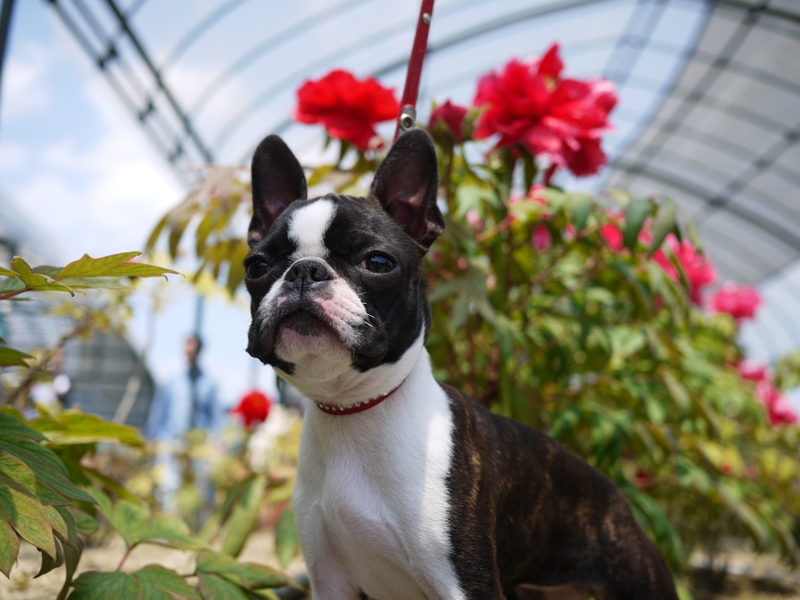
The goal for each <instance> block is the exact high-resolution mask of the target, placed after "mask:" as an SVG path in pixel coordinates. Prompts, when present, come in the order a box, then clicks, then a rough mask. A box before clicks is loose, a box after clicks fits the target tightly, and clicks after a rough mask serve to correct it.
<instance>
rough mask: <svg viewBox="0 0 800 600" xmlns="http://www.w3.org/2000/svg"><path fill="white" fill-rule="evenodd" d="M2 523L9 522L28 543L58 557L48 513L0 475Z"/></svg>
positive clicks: (12, 482) (0, 515)
mask: <svg viewBox="0 0 800 600" xmlns="http://www.w3.org/2000/svg"><path fill="white" fill-rule="evenodd" d="M0 521H7V522H8V523H10V524H11V526H12V527H13V528H14V529H15V530H16V532H17V533H18V534H19V536H20V537H21V538H22V539H23V540H25V541H26V542H28V543H30V544H32V545H34V546H36V547H37V548H39V549H40V550H43V551H44V552H46V553H47V554H49V555H50V556H52V557H53V558H55V557H56V545H55V540H54V538H53V531H52V529H51V528H50V520H49V519H48V518H47V512H46V511H45V509H44V507H43V506H42V504H41V503H40V502H39V501H38V500H37V499H36V497H35V496H34V495H33V494H31V493H30V492H29V491H28V490H26V489H25V488H24V487H22V486H21V485H19V484H17V483H15V482H14V481H11V480H10V479H8V478H7V477H5V476H4V475H0Z"/></svg>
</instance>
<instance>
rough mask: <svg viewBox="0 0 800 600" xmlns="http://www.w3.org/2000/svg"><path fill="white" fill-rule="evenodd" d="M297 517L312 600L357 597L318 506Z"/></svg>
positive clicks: (352, 599)
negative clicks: (299, 517) (301, 516)
mask: <svg viewBox="0 0 800 600" xmlns="http://www.w3.org/2000/svg"><path fill="white" fill-rule="evenodd" d="M315 508H316V509H314V508H312V509H311V510H308V511H305V512H304V513H303V518H302V519H297V529H298V534H299V535H300V538H301V542H302V543H301V546H302V548H303V553H304V556H305V560H306V566H307V567H308V578H309V580H310V582H311V595H312V598H314V600H360V599H361V598H362V596H361V591H360V590H359V589H358V586H357V585H356V584H355V583H354V582H353V579H352V577H351V576H350V572H349V571H348V569H347V567H346V566H345V564H344V563H343V562H342V560H341V559H340V558H339V555H338V554H337V552H336V548H335V546H334V545H333V544H332V543H331V540H330V538H329V536H328V533H327V531H326V529H325V525H324V523H323V521H322V510H321V509H320V508H319V506H317V507H315Z"/></svg>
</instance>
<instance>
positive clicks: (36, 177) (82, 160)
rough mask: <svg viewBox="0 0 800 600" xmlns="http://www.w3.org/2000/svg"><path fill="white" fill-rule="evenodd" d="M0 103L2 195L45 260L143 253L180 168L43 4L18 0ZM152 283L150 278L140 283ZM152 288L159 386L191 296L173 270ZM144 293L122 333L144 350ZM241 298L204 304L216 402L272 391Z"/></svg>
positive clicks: (190, 312)
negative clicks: (252, 352)
mask: <svg viewBox="0 0 800 600" xmlns="http://www.w3.org/2000/svg"><path fill="white" fill-rule="evenodd" d="M6 56H7V60H6V64H5V67H4V76H3V90H2V105H0V193H2V194H3V195H4V196H5V197H8V198H10V199H11V201H12V202H14V203H15V204H16V208H17V209H18V210H19V211H20V212H22V213H23V215H24V216H25V217H27V219H28V220H29V221H31V222H33V223H35V226H36V227H37V229H39V230H40V233H41V234H42V237H43V238H44V239H45V240H47V242H48V243H49V245H50V246H51V247H52V250H49V253H50V254H55V256H52V257H50V258H51V260H53V262H56V263H59V264H64V263H66V262H69V261H71V260H75V259H77V258H80V256H81V255H82V254H83V253H88V254H89V255H91V256H94V257H97V256H104V255H108V254H113V253H116V252H123V251H130V250H141V249H143V247H144V242H145V240H146V238H147V236H148V234H149V232H150V230H151V229H152V227H153V226H154V225H155V223H156V222H157V220H158V219H159V218H160V217H161V216H162V215H163V214H164V213H165V212H166V211H167V210H168V209H169V208H171V207H172V206H173V205H175V204H176V203H178V202H179V201H180V200H181V198H182V197H183V195H184V193H185V190H184V188H183V186H182V184H181V182H180V181H179V179H178V177H177V175H176V174H175V173H174V172H173V171H172V170H171V169H170V168H169V166H168V165H167V163H166V161H165V160H164V159H163V158H162V157H161V155H159V154H157V153H156V151H155V149H154V148H153V146H152V144H151V142H150V140H149V139H147V138H146V137H145V135H144V134H143V133H142V131H141V129H140V128H139V126H138V124H137V123H136V122H135V121H134V120H133V118H132V117H131V116H130V115H129V114H128V113H127V112H126V111H125V110H124V109H123V107H122V105H121V103H120V101H119V99H118V98H117V97H116V96H115V95H114V93H113V92H112V90H111V89H110V87H109V86H108V84H107V82H106V81H105V80H104V78H103V77H102V76H101V75H100V73H99V72H98V71H97V69H96V68H95V67H94V66H93V65H92V64H90V62H89V60H88V58H87V57H86V55H85V54H84V53H83V52H82V50H81V49H80V48H79V47H78V46H77V45H76V44H75V42H74V41H73V39H72V38H71V37H70V36H69V35H68V34H67V32H66V31H65V30H64V27H63V25H62V24H61V23H60V21H58V20H57V19H56V18H55V15H54V14H53V12H52V10H51V9H50V7H49V5H48V3H46V2H17V3H16V4H15V10H14V14H13V22H12V31H11V37H10V44H9V47H8V49H7V55H6ZM146 287H147V288H150V290H152V289H153V286H152V284H150V285H148V286H146ZM161 289H162V291H161V292H159V293H160V295H161V296H163V297H162V298H161V301H162V302H163V303H164V309H163V310H161V311H160V312H159V313H158V314H157V315H156V317H155V318H156V321H155V328H154V331H155V338H154V340H153V342H152V344H151V346H150V349H149V353H148V365H149V367H150V370H151V372H152V373H153V375H154V376H155V377H156V379H157V380H159V381H164V380H165V379H167V378H169V377H170V376H172V375H174V374H175V373H177V372H178V371H180V370H181V369H182V368H183V365H184V359H183V355H182V340H183V338H184V337H185V335H187V334H188V333H190V332H191V331H192V330H193V327H194V307H195V295H194V293H193V291H192V290H191V288H190V286H189V285H188V284H186V283H185V281H184V280H183V278H181V277H178V276H171V277H170V281H169V285H168V286H166V287H163V286H162V288H161ZM151 296H152V291H145V292H143V293H137V294H135V295H134V297H133V298H132V302H133V304H134V309H135V310H134V315H135V317H134V319H133V321H132V322H131V323H129V332H130V336H129V337H130V340H131V341H132V343H133V344H134V346H135V347H137V348H139V349H141V348H142V347H144V344H145V341H146V339H147V332H148V331H149V330H151V329H150V328H149V327H148V314H149V313H150V309H151V306H152V297H151ZM248 324H249V314H248V307H247V305H246V303H245V302H244V301H243V300H241V299H240V300H239V301H238V302H233V303H232V302H229V301H227V300H225V299H223V298H212V299H209V300H208V301H207V304H206V308H205V311H204V326H203V329H202V334H203V337H204V339H205V346H206V351H205V352H204V356H203V364H204V366H205V368H206V369H207V370H208V371H209V373H210V374H211V375H212V376H213V377H214V379H215V380H216V381H217V382H218V384H219V386H220V389H221V395H222V397H223V400H224V401H225V402H227V403H228V404H231V403H234V402H236V401H237V400H238V398H240V397H241V395H243V394H244V393H245V392H246V391H247V390H248V389H250V388H251V387H252V386H253V384H254V383H257V384H258V385H259V386H260V387H261V388H262V389H266V390H267V391H268V392H269V391H272V392H273V393H274V376H273V374H272V373H271V370H270V369H268V368H266V367H263V366H261V365H260V363H257V364H254V363H255V361H254V360H253V359H251V358H250V357H249V356H247V354H246V353H245V352H244V348H245V346H246V343H247V340H246V332H247V326H248Z"/></svg>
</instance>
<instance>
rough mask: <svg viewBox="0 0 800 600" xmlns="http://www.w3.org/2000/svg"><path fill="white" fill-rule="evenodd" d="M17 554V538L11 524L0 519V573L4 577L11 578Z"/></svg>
mask: <svg viewBox="0 0 800 600" xmlns="http://www.w3.org/2000/svg"><path fill="white" fill-rule="evenodd" d="M18 553H19V537H17V532H16V531H14V528H13V527H11V524H10V523H9V522H8V521H6V520H5V519H0V573H2V574H3V575H5V576H6V577H10V576H11V567H13V566H14V562H15V561H16V560H17V554H18Z"/></svg>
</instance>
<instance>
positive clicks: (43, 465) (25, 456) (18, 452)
mask: <svg viewBox="0 0 800 600" xmlns="http://www.w3.org/2000/svg"><path fill="white" fill-rule="evenodd" d="M0 450H5V451H6V452H8V453H9V454H11V455H12V456H16V457H17V458H19V459H21V460H22V461H23V462H25V464H27V465H28V466H29V467H30V468H31V469H33V471H34V473H36V476H37V477H38V478H39V479H41V480H43V481H44V482H45V483H46V484H47V485H48V486H50V487H51V488H52V489H53V490H55V491H56V492H58V493H59V494H61V495H62V496H66V497H67V498H70V499H71V500H80V501H81V502H89V503H92V504H93V503H94V499H93V498H92V497H91V496H90V495H89V494H87V493H86V492H85V491H83V490H82V489H80V488H79V487H78V486H76V485H75V484H74V483H72V482H71V481H70V480H69V479H68V478H67V469H66V467H65V466H64V463H63V462H62V461H61V459H60V458H58V456H57V455H56V454H55V453H53V452H52V451H51V450H49V449H47V448H45V447H44V446H41V445H39V444H36V443H34V442H30V441H27V440H21V441H18V442H16V443H15V444H13V445H12V444H9V443H7V442H6V441H5V440H3V439H2V438H0Z"/></svg>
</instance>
